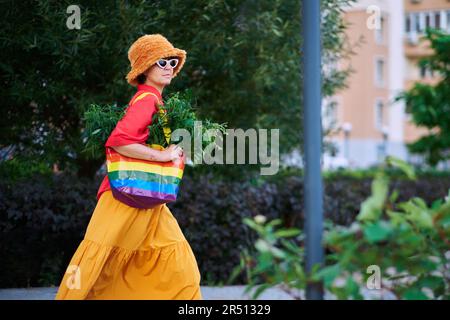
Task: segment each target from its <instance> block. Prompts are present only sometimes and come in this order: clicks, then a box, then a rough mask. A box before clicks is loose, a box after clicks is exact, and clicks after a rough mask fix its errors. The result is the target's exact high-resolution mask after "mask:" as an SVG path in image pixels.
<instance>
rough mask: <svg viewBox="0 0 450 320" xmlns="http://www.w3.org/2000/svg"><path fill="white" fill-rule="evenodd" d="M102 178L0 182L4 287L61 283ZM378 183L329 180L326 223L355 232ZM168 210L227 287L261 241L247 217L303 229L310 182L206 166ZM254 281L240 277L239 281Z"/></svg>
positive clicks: (410, 188) (413, 192)
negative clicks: (233, 173) (231, 173)
mask: <svg viewBox="0 0 450 320" xmlns="http://www.w3.org/2000/svg"><path fill="white" fill-rule="evenodd" d="M102 178H103V176H97V177H96V178H95V179H94V180H92V179H79V178H77V177H76V176H75V175H72V174H68V173H66V172H63V173H61V174H59V175H53V174H49V175H48V174H37V173H35V174H33V175H31V176H28V177H27V178H26V179H19V180H17V179H16V180H11V179H9V178H4V179H2V180H1V181H0V235H1V236H0V257H1V258H0V259H1V262H2V263H1V268H2V272H1V273H0V287H26V286H42V285H52V284H53V285H58V284H59V280H60V277H61V276H62V275H63V273H64V271H65V268H66V266H67V264H68V263H69V260H70V258H71V257H72V255H73V253H74V252H75V250H76V248H77V246H78V244H79V242H80V241H81V239H82V237H83V235H84V232H85V229H86V227H87V224H88V222H89V218H90V216H91V214H92V212H93V210H94V208H95V205H96V197H95V195H96V192H97V190H98V187H99V185H100V183H101V179H102ZM371 182H372V180H371V179H370V178H364V179H355V178H351V177H338V176H337V177H335V178H334V179H333V180H325V198H324V213H325V217H326V218H327V219H328V220H330V221H333V223H335V224H338V225H342V226H350V225H351V224H352V223H353V222H354V221H355V219H356V216H357V215H358V212H359V210H360V203H361V202H362V201H363V200H364V199H366V198H367V197H368V196H369V195H370V187H371ZM449 188H450V180H449V179H448V178H446V177H438V176H437V177H425V178H423V177H420V178H418V179H417V181H408V180H405V179H395V180H394V179H393V181H392V183H391V185H390V190H393V189H398V190H401V191H402V192H401V194H400V195H399V198H398V200H399V201H407V200H408V199H409V198H411V196H419V197H421V198H423V199H424V200H425V201H426V203H427V205H428V206H431V204H432V203H433V200H434V199H436V198H443V197H445V196H446V195H447V192H448V189H449ZM168 206H169V208H170V209H171V211H172V212H173V214H174V216H175V217H176V218H177V220H178V222H179V224H180V227H181V229H182V230H183V232H184V233H185V235H186V238H187V239H188V240H189V242H190V244H191V246H192V249H193V251H194V253H195V255H196V258H197V259H198V262H199V267H200V272H201V274H202V284H203V285H205V284H221V283H222V284H223V283H226V282H228V280H229V278H230V277H231V275H232V271H233V268H234V267H235V266H236V265H237V264H239V262H240V259H241V252H242V251H244V250H245V248H252V246H253V244H254V242H255V241H256V240H257V239H258V234H257V233H256V231H254V230H253V229H251V228H250V227H249V226H247V225H245V224H243V223H242V220H243V219H244V218H252V217H254V216H257V215H264V216H266V217H267V219H280V220H281V221H282V226H283V227H285V228H303V222H304V221H303V220H304V216H303V180H302V178H301V177H299V176H292V175H287V174H286V175H285V176H284V177H280V178H279V180H278V181H277V182H269V181H265V180H261V179H255V178H254V177H252V176H250V175H249V176H242V177H238V176H234V177H233V178H230V176H226V175H216V174H212V173H208V170H207V166H197V167H195V168H193V167H190V166H186V169H185V175H184V176H183V180H182V183H181V186H180V192H179V195H178V199H177V201H176V202H174V203H170V204H169V205H168ZM247 281H248V280H247V276H246V275H245V274H239V275H237V276H236V277H235V278H234V280H233V282H232V283H233V284H245V283H247Z"/></svg>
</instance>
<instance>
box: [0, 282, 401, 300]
mask: <svg viewBox="0 0 450 320" xmlns="http://www.w3.org/2000/svg"><path fill="white" fill-rule="evenodd" d="M57 290H58V288H57V287H50V288H29V289H0V300H54V297H55V295H56V291H57ZM244 290H245V285H240V286H223V287H206V286H202V287H201V291H202V295H203V300H251V299H250V295H249V294H244ZM362 291H363V292H362V294H363V296H364V298H365V299H368V300H371V299H386V300H393V299H395V297H394V295H393V294H392V293H390V292H388V291H381V290H368V289H363V290H362ZM300 296H302V297H304V292H301V293H300ZM324 298H325V300H332V299H334V298H333V297H332V296H331V295H330V294H329V293H328V292H326V293H325V297H324ZM257 300H293V298H292V297H291V296H290V295H288V294H287V293H286V292H284V291H283V290H281V289H279V288H277V287H274V288H270V289H267V290H265V291H264V292H263V293H262V294H261V295H260V296H259V297H258V299H257Z"/></svg>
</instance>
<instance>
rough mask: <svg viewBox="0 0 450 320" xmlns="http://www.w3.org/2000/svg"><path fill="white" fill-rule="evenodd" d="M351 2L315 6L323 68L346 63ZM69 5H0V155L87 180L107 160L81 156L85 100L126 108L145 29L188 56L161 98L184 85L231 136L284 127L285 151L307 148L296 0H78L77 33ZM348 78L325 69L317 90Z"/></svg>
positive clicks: (327, 90) (329, 90)
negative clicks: (346, 8) (5, 152)
mask: <svg viewBox="0 0 450 320" xmlns="http://www.w3.org/2000/svg"><path fill="white" fill-rule="evenodd" d="M352 1H353V0H322V8H323V21H322V26H323V29H322V35H323V37H322V39H323V55H324V63H326V62H332V61H337V60H339V59H340V58H341V55H342V53H341V52H342V49H341V47H342V41H343V40H342V34H343V31H344V25H343V22H342V19H341V16H340V14H341V7H342V6H343V5H347V4H349V3H351V2H352ZM71 4H72V3H71V2H70V1H57V2H53V1H36V2H29V1H21V2H17V1H9V2H4V3H3V4H2V10H1V13H0V15H1V19H2V21H3V23H2V27H1V34H2V36H1V37H0V43H1V46H2V51H1V52H0V61H1V63H0V69H1V71H2V78H1V81H2V85H1V86H0V94H1V97H2V104H1V111H2V117H1V119H0V126H1V128H2V139H1V141H0V148H3V147H5V146H9V145H16V146H18V148H17V149H16V156H23V157H27V158H30V159H35V158H37V157H42V156H43V155H45V158H44V159H43V161H46V162H47V163H48V165H49V166H51V165H52V164H53V163H54V162H59V163H60V165H61V167H62V168H64V167H71V168H74V169H75V170H77V171H78V173H79V175H81V176H91V175H92V174H93V173H94V172H95V171H96V170H97V169H98V168H99V166H100V164H101V163H103V162H104V158H103V159H89V158H88V157H87V155H84V154H83V153H81V150H82V149H83V142H82V138H81V131H82V129H83V123H82V121H81V118H82V116H83V113H84V111H85V110H86V109H87V108H88V106H89V105H90V104H91V103H96V104H107V103H108V104H109V103H117V104H118V105H125V104H126V103H127V102H128V100H129V99H130V98H131V96H132V94H133V93H134V90H135V89H134V88H133V87H131V86H129V85H128V84H127V83H126V80H125V75H126V74H127V72H128V70H129V62H128V59H127V51H128V48H129V46H130V45H131V44H132V42H133V41H134V40H136V39H137V38H138V37H139V36H141V35H143V34H150V33H161V34H163V35H164V36H166V37H167V38H168V39H169V41H171V42H172V43H173V44H174V46H176V47H179V48H183V49H185V50H186V51H187V53H188V54H187V60H186V64H185V66H184V69H183V71H182V72H181V73H180V75H179V76H177V78H176V79H174V81H173V82H172V85H171V86H169V87H167V89H165V91H164V95H166V94H168V93H172V92H174V91H179V90H182V89H185V88H191V89H192V91H193V93H194V96H195V97H196V100H197V101H196V102H197V105H198V106H199V110H198V111H199V115H200V116H201V117H204V118H210V119H211V120H212V121H215V122H220V123H223V122H227V123H228V127H229V128H242V129H244V130H246V129H247V128H255V129H258V128H268V129H270V128H279V129H280V147H281V150H280V152H281V153H283V152H289V151H291V150H292V149H293V148H294V147H297V146H298V145H301V144H302V137H301V135H300V132H301V129H302V126H301V118H302V117H301V115H302V108H301V105H302V101H301V70H300V69H301V68H300V66H301V56H302V55H301V51H300V49H301V8H300V5H301V1H294V0H289V1H286V0H284V1H281V0H258V1H256V0H246V1H240V0H227V1H202V0H172V1H158V0H156V1H112V0H106V1H101V2H100V1H78V2H77V5H78V6H79V7H80V10H81V28H80V29H79V30H78V29H73V30H70V29H68V28H67V26H66V20H67V18H68V17H69V16H70V15H71V14H68V13H67V12H66V10H67V7H69V6H70V5H71ZM345 75H346V72H345V71H337V70H333V71H332V72H329V73H327V74H326V75H325V76H324V83H323V91H324V94H325V95H332V94H333V93H334V92H335V91H336V90H337V89H339V88H340V87H342V86H343V82H344V79H345ZM19 110H20V112H19ZM221 167H229V166H221ZM241 167H242V166H241Z"/></svg>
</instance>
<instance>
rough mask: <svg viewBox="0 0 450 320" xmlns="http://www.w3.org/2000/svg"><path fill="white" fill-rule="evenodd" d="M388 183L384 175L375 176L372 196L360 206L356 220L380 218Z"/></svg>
mask: <svg viewBox="0 0 450 320" xmlns="http://www.w3.org/2000/svg"><path fill="white" fill-rule="evenodd" d="M388 183H389V179H388V178H387V177H386V176H385V175H384V174H382V173H379V174H377V176H376V177H375V179H374V181H373V182H372V195H371V196H370V197H369V198H368V199H366V200H365V201H364V202H363V203H362V204H361V211H360V213H359V214H358V216H357V219H358V220H361V221H373V220H377V219H379V218H380V215H381V213H382V210H383V206H384V202H385V201H386V198H387V193H388Z"/></svg>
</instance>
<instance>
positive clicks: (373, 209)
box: [246, 158, 450, 300]
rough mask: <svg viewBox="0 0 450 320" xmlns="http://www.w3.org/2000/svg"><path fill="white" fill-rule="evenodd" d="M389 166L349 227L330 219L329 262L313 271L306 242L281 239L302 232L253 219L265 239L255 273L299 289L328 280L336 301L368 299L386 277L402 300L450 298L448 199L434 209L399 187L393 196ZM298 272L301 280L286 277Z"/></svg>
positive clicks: (327, 233)
mask: <svg viewBox="0 0 450 320" xmlns="http://www.w3.org/2000/svg"><path fill="white" fill-rule="evenodd" d="M387 164H389V165H394V166H396V167H399V168H401V170H402V172H404V173H405V174H406V175H407V176H408V177H409V178H414V177H415V172H414V170H413V169H412V168H411V167H410V166H409V165H407V164H406V163H404V162H402V161H400V160H398V159H393V158H391V159H389V160H387ZM386 168H387V166H383V167H380V168H379V172H378V173H377V174H376V176H375V179H374V180H373V182H372V194H371V195H370V197H369V198H368V199H367V200H365V201H364V202H363V204H362V205H361V212H360V214H359V215H358V219H357V221H355V222H353V224H352V225H351V226H349V227H344V226H339V225H332V224H330V223H329V224H327V226H326V231H325V234H324V242H323V244H324V246H325V249H326V252H328V254H327V256H326V261H325V262H326V263H325V265H324V266H319V265H316V266H315V268H314V271H313V272H312V273H311V274H309V275H306V274H305V271H304V261H303V257H304V256H303V253H304V252H303V243H302V242H300V243H293V242H289V245H286V243H287V242H283V240H287V239H284V238H283V237H288V236H295V235H299V236H302V234H301V232H300V231H299V230H297V231H296V230H295V229H288V228H279V229H278V230H274V228H273V227H274V226H276V225H279V224H280V220H279V219H276V220H273V221H270V222H267V223H256V222H254V221H252V220H249V219H247V220H246V221H247V224H248V225H249V226H251V227H252V228H253V229H254V230H256V231H257V232H258V234H259V236H260V238H259V239H258V241H257V242H256V244H255V246H256V248H257V250H258V252H259V253H260V254H258V255H256V256H254V257H252V259H253V260H252V261H254V262H255V267H254V268H252V271H254V273H252V274H251V278H252V279H254V277H257V276H263V277H262V279H263V280H264V282H265V284H266V285H267V286H273V285H276V284H280V283H282V284H283V285H286V286H287V287H289V288H296V289H304V288H305V286H306V283H308V281H323V284H324V286H325V288H326V290H328V292H330V293H331V294H333V295H334V296H335V297H336V298H337V299H364V298H365V297H364V296H363V295H362V293H363V290H362V289H363V288H367V281H369V280H370V281H374V280H375V281H380V285H381V286H382V287H383V289H384V290H388V291H389V292H390V293H391V294H393V295H395V296H396V297H397V298H399V299H412V300H416V299H449V298H450V289H449V286H448V283H449V282H450V279H449V277H448V273H446V272H447V271H446V268H447V267H446V266H447V265H448V264H449V263H450V257H449V255H448V250H449V242H448V239H450V228H449V223H450V197H446V198H445V199H439V200H436V201H433V204H432V207H431V208H429V207H428V205H427V203H426V202H425V201H424V200H423V199H421V198H419V197H413V198H411V199H409V200H407V201H405V202H398V198H399V196H400V193H401V191H396V190H394V191H393V192H392V194H389V176H388V174H387V171H386ZM302 240H303V238H302ZM280 244H281V245H280ZM369 267H371V269H370V270H372V271H370V272H369ZM373 267H375V268H373ZM300 270H303V271H302V272H299V271H300ZM293 274H296V277H297V278H298V279H300V280H298V281H296V282H294V283H292V282H289V281H287V279H292V278H291V277H293ZM369 277H370V279H369ZM374 277H375V278H374ZM264 288H265V287H264Z"/></svg>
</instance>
